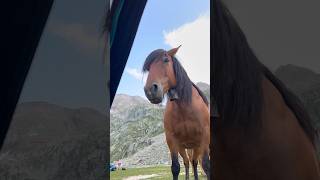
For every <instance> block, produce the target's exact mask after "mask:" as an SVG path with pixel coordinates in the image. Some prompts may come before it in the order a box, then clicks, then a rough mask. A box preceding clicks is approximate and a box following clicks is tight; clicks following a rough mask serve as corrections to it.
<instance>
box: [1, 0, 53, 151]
mask: <svg viewBox="0 0 320 180" xmlns="http://www.w3.org/2000/svg"><path fill="white" fill-rule="evenodd" d="M52 4H53V0H15V1H5V2H3V3H1V12H2V14H3V16H2V18H4V20H3V21H2V27H1V36H2V37H1V43H2V44H3V45H4V46H3V48H1V50H2V51H1V54H2V57H1V61H0V63H1V65H0V73H1V74H0V79H1V88H0V102H1V103H0V149H1V147H2V145H3V142H4V139H5V136H6V133H7V131H8V128H9V125H10V122H11V119H12V116H13V113H14V110H15V107H16V104H17V102H18V100H19V96H20V93H21V90H22V88H23V84H24V81H25V78H26V76H27V73H28V70H29V68H30V65H31V62H32V59H33V56H34V54H35V51H36V48H37V45H38V43H39V40H40V37H41V34H42V31H43V29H44V26H45V23H46V21H47V18H48V15H49V12H50V9H51V7H52Z"/></svg>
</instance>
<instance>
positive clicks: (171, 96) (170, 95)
mask: <svg viewBox="0 0 320 180" xmlns="http://www.w3.org/2000/svg"><path fill="white" fill-rule="evenodd" d="M168 98H169V99H170V101H174V100H177V99H179V96H178V93H177V91H176V89H175V88H171V89H169V91H168Z"/></svg>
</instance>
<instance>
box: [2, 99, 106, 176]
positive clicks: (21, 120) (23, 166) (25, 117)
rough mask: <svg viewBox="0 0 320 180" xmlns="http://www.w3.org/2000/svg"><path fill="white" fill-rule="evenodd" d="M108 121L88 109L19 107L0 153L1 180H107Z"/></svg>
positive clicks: (36, 104)
mask: <svg viewBox="0 0 320 180" xmlns="http://www.w3.org/2000/svg"><path fill="white" fill-rule="evenodd" d="M106 119H107V117H106V115H103V114H101V113H100V112H98V111H95V110H93V109H90V108H80V109H70V108H65V107H61V106H58V105H54V104H49V103H46V102H28V103H23V104H20V105H18V107H17V109H16V112H15V115H14V118H13V121H12V124H11V126H10V129H9V132H8V134H7V137H6V140H5V143H4V146H3V149H2V150H1V152H0V179H10V180H15V179H17V180H18V179H29V180H31V179H32V180H42V179H48V180H51V179H52V180H55V179H61V180H67V179H68V180H71V179H83V180H87V179H105V178H106V174H105V173H106V171H105V170H104V168H105V163H106V162H107V158H108V154H107V148H108V147H107V144H108V140H109V133H108V131H107V129H106V127H107V121H106Z"/></svg>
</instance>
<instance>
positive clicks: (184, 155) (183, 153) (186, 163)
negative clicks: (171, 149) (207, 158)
mask: <svg viewBox="0 0 320 180" xmlns="http://www.w3.org/2000/svg"><path fill="white" fill-rule="evenodd" d="M179 153H180V155H181V157H182V159H183V164H184V168H185V172H186V176H185V177H186V178H185V179H186V180H189V158H188V156H187V153H186V149H185V148H183V147H180V149H179Z"/></svg>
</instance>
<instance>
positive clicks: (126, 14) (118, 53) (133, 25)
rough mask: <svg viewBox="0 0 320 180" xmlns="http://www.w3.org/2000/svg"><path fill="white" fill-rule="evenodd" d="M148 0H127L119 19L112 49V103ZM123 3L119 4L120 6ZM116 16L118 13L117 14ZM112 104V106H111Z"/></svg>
mask: <svg viewBox="0 0 320 180" xmlns="http://www.w3.org/2000/svg"><path fill="white" fill-rule="evenodd" d="M146 3H147V0H135V1H131V0H125V1H124V2H123V4H122V7H121V8H120V9H121V12H120V14H119V15H118V17H117V18H114V17H113V18H112V21H117V22H112V24H113V25H116V27H112V29H115V33H114V35H113V37H110V38H111V39H112V44H111V48H110V103H111V104H112V102H113V99H114V96H115V94H116V91H117V88H118V85H119V82H120V79H121V76H122V73H123V70H124V67H125V65H126V63H127V59H128V57H129V53H130V50H131V47H132V44H133V41H134V37H135V35H136V33H137V29H138V26H139V23H140V19H141V17H142V14H143V11H144V8H145V5H146ZM119 4H121V3H118V5H119ZM115 14H116V13H115ZM111 104H110V105H111Z"/></svg>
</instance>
